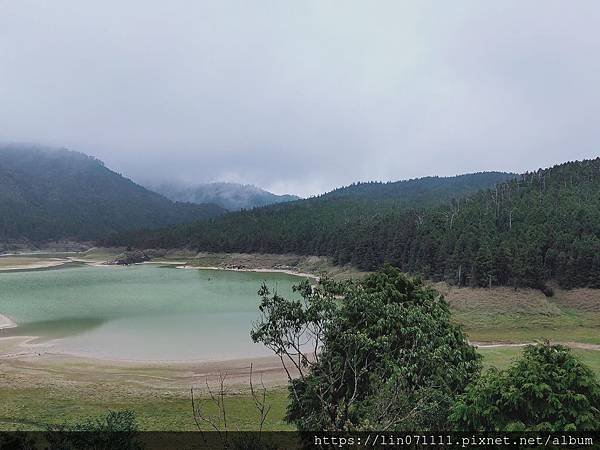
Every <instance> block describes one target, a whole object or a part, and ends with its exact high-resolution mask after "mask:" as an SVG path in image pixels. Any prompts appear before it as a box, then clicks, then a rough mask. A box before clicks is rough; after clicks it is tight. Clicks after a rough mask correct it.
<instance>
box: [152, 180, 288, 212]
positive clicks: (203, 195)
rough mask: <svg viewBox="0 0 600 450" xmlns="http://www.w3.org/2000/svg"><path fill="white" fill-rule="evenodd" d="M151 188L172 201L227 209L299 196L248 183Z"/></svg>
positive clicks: (169, 185) (242, 207)
mask: <svg viewBox="0 0 600 450" xmlns="http://www.w3.org/2000/svg"><path fill="white" fill-rule="evenodd" d="M151 189H152V190H154V191H156V192H159V193H160V194H162V195H164V196H165V197H167V198H169V199H171V200H173V201H178V202H190V203H198V204H201V203H213V204H215V205H219V206H221V207H222V208H225V209H227V210H229V211H239V210H240V209H252V208H256V207H260V206H266V205H271V204H273V203H283V202H290V201H293V200H298V199H299V198H300V197H297V196H295V195H289V194H286V195H276V194H273V193H271V192H268V191H265V190H264V189H260V188H258V187H256V186H253V185H250V184H238V183H202V184H199V185H196V186H193V187H186V186H183V185H177V184H161V185H157V186H154V187H151Z"/></svg>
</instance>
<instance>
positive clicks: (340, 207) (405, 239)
mask: <svg viewBox="0 0 600 450" xmlns="http://www.w3.org/2000/svg"><path fill="white" fill-rule="evenodd" d="M484 179H485V177H484ZM480 181H481V180H480ZM427 183H429V182H427ZM427 183H425V185H428V184H427ZM492 184H493V183H492ZM378 186H379V188H381V189H383V191H381V190H380V194H378V195H376V194H375V193H374V192H377V187H378ZM411 186H412V185H411ZM447 187H448V190H447V192H446V193H445V195H439V192H438V191H439V188H438V187H436V188H435V189H434V190H431V191H430V193H431V195H432V196H437V197H440V198H442V199H443V200H446V199H447V198H451V200H449V201H444V202H442V204H441V205H440V204H439V203H438V204H436V203H435V202H434V201H433V200H427V201H426V200H424V198H431V197H423V196H422V195H421V194H419V195H416V194H415V195H416V196H415V197H412V198H413V199H420V201H422V203H423V204H424V205H429V206H428V207H420V206H418V203H413V202H411V201H409V200H407V198H401V199H398V198H394V197H393V195H388V194H389V191H390V188H388V187H386V185H385V184H384V185H377V184H374V185H373V186H371V185H366V186H362V185H357V187H356V189H357V190H358V193H357V194H356V195H351V190H350V191H343V192H339V193H337V194H334V193H332V195H328V196H323V197H321V198H315V199H309V200H306V201H299V202H293V203H290V204H282V205H276V206H271V207H266V208H259V209H254V210H251V211H244V212H240V213H235V214H227V215H225V216H223V217H220V218H217V219H213V220H210V221H207V222H203V223H197V224H192V225H184V226H178V227H174V228H168V229H163V230H158V231H154V232H147V233H132V234H121V235H119V236H115V237H114V238H112V239H108V240H106V241H104V243H105V244H124V245H128V244H130V245H134V246H138V247H142V248H152V247H185V246H187V247H191V248H195V249H198V250H208V251H223V252H263V253H298V254H305V255H311V254H312V255H327V256H331V257H333V259H334V261H335V262H336V263H337V264H353V265H356V266H358V267H359V268H361V269H367V270H372V269H375V268H377V267H380V266H381V265H382V264H384V263H386V262H388V263H391V264H393V265H395V266H397V267H400V268H401V269H402V270H403V271H406V272H411V273H419V274H422V275H423V276H425V277H427V278H431V279H435V280H446V281H448V282H450V283H455V284H459V285H471V286H490V285H513V286H532V287H543V285H544V283H545V282H546V281H548V280H551V279H554V280H557V281H558V282H559V283H560V285H562V286H564V287H575V286H589V287H600V159H595V160H588V161H581V162H571V163H565V164H561V165H558V166H555V167H552V168H550V169H546V170H539V171H536V172H531V173H526V174H523V175H520V176H518V177H517V178H515V179H510V180H508V181H504V182H502V183H498V184H496V185H495V186H494V187H492V188H491V189H484V190H481V191H479V192H477V193H475V194H473V195H470V196H466V197H464V196H460V195H459V196H456V197H453V196H452V185H451V184H450V185H447ZM411 189H412V188H411ZM391 190H392V191H394V189H391ZM412 190H413V191H415V192H417V191H416V190H415V189H412ZM334 192H335V191H334ZM407 192H408V191H407ZM463 193H464V192H463ZM408 198H411V197H408ZM415 201H416V200H415Z"/></svg>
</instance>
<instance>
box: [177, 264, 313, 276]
mask: <svg viewBox="0 0 600 450" xmlns="http://www.w3.org/2000/svg"><path fill="white" fill-rule="evenodd" d="M176 268H177V269H198V270H228V271H231V272H258V273H283V274H286V275H292V276H295V277H301V278H312V279H314V280H318V279H319V277H318V276H317V275H314V274H312V273H304V272H296V271H294V270H288V269H245V268H239V269H238V268H235V267H217V266H202V267H200V266H192V265H187V264H184V265H180V266H177V267H176Z"/></svg>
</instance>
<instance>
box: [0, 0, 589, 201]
mask: <svg viewBox="0 0 600 450" xmlns="http://www.w3.org/2000/svg"><path fill="white" fill-rule="evenodd" d="M599 19H600V3H599V2H596V1H593V0H582V1H579V2H577V5H576V7H575V5H566V4H565V3H564V2H560V1H556V0H549V1H545V2H543V3H540V2H520V1H516V0H507V1H502V2H495V3H492V2H472V1H466V0H459V1H454V2H433V1H427V0H426V1H406V2H396V1H391V0H389V1H388V0H383V1H378V2H376V3H373V2H359V1H354V0H344V1H341V0H338V1H331V2H323V1H319V0H307V1H302V2H272V1H263V0H259V1H256V2H246V1H242V0H223V1H206V2H188V1H183V0H174V1H170V2H158V1H153V0H150V1H148V0H145V1H141V0H130V1H127V2H120V1H116V0H105V1H103V2H74V1H70V0H54V1H52V2H44V1H42V0H22V1H12V2H1V3H0V57H1V59H2V61H3V64H2V70H0V103H1V104H2V108H0V124H1V125H0V141H4V142H36V143H41V144H46V145H53V146H59V147H67V148H69V149H72V150H77V151H81V152H84V153H87V154H91V155H94V156H96V157H98V158H100V159H101V160H103V161H105V162H106V164H107V166H109V167H118V168H119V170H120V171H121V172H122V173H123V175H125V176H127V177H129V178H132V179H134V180H136V181H138V182H140V183H144V184H148V183H152V184H156V183H162V182H172V181H175V182H185V183H195V182H198V181H202V182H213V181H228V182H236V183H242V184H253V185H256V186H260V187H261V188H264V189H267V190H268V191H270V192H273V193H276V194H285V193H288V192H292V193H295V194H298V195H301V196H303V197H305V196H309V195H314V194H319V193H322V192H326V191H329V190H331V189H333V188H335V187H337V186H343V185H349V184H351V183H353V182H356V181H368V180H383V181H388V180H400V179H410V178H416V177H422V176H427V175H440V176H449V175H456V174H460V173H472V172H479V171H489V170H498V171H506V172H515V173H521V172H524V171H526V170H535V169H537V168H539V167H548V166H551V165H552V164H555V163H557V162H562V161H565V160H573V159H583V158H592V157H594V156H596V155H597V154H598V148H599V142H600V129H599V128H598V127H597V124H596V122H597V121H596V120H595V119H596V117H598V116H600V90H599V89H597V80H598V78H599V76H600V59H599V58H597V57H596V55H597V54H598V53H599V51H600V34H599V33H597V31H596V30H597V24H598V21H599Z"/></svg>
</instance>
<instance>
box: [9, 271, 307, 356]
mask: <svg viewBox="0 0 600 450" xmlns="http://www.w3.org/2000/svg"><path fill="white" fill-rule="evenodd" d="M300 280H301V279H300V278H299V277H294V276H290V275H286V274H278V273H253V272H232V271H223V270H194V269H188V270H184V269H175V268H170V267H157V266H153V265H137V266H130V267H116V266H106V267H91V266H81V267H69V268H63V269H54V270H37V271H19V272H14V273H10V272H3V273H0V313H1V314H5V315H7V316H9V317H10V318H12V319H13V320H15V321H16V322H17V324H18V326H17V327H16V328H12V329H5V330H0V337H2V336H39V339H38V340H36V341H35V342H34V343H35V344H36V345H37V344H39V345H40V346H43V347H47V348H46V349H47V350H48V351H59V352H67V353H73V354H81V355H88V356H96V357H105V358H115V359H128V360H166V361H181V360H192V359H193V360H220V359H233V358H240V357H253V356H261V355H268V354H270V351H269V350H268V349H265V348H264V347H263V346H262V345H260V344H254V343H252V341H251V339H250V334H249V333H250V328H251V326H252V323H253V321H255V320H256V319H257V318H258V317H259V312H258V304H259V300H260V299H259V297H258V295H257V294H256V293H257V291H258V289H259V288H260V285H261V283H262V282H266V283H267V285H268V286H269V287H270V288H272V289H277V291H278V292H279V293H281V294H283V295H286V296H292V295H293V293H292V286H293V285H294V284H297V283H298V282H299V281H300Z"/></svg>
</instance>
